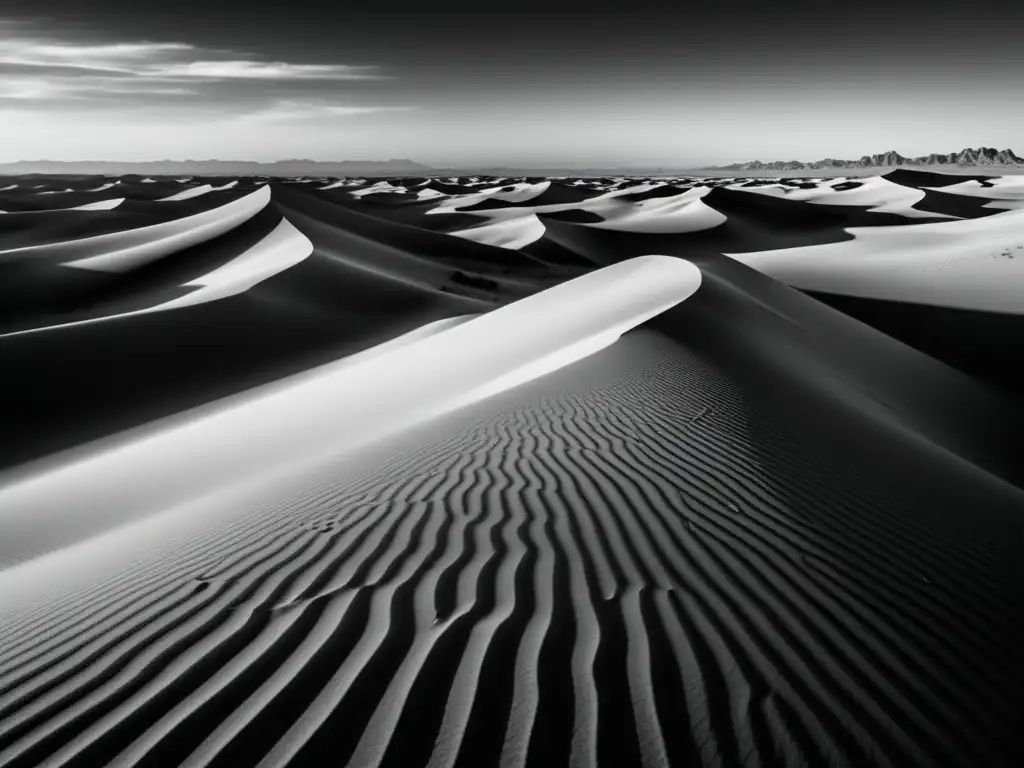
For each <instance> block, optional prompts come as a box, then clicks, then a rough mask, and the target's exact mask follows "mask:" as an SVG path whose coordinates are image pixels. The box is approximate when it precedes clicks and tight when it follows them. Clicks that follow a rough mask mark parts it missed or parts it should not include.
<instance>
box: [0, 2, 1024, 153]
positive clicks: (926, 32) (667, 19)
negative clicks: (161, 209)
mask: <svg viewBox="0 0 1024 768" xmlns="http://www.w3.org/2000/svg"><path fill="white" fill-rule="evenodd" d="M545 9H546V10H545ZM1022 20H1024V9H1021V8H1015V9H1007V8H1005V7H1003V8H1000V7H999V5H998V4H997V3H994V2H987V1H985V0H982V1H980V2H975V3H972V4H970V6H969V7H964V5H963V4H961V3H952V2H944V1H936V2H933V3H930V4H929V7H928V10H927V13H926V14H921V13H917V12H916V11H915V10H914V9H913V8H912V7H910V5H909V4H908V3H901V2H893V1H890V2H886V3H879V2H864V3H858V4H856V7H845V6H844V7H835V6H828V7H822V6H821V5H820V4H815V3H810V2H804V1H803V0H795V1H793V2H789V3H787V4H786V5H785V6H783V7H776V6H772V7H771V8H767V7H765V6H764V4H763V3H755V2H752V1H751V0H732V1H731V2H721V3H717V4H715V5H714V6H713V7H711V6H704V5H696V4H694V5H678V6H675V7H673V8H672V9H660V10H651V11H650V12H647V11H645V13H644V14H634V13H630V12H626V11H624V10H622V9H621V8H618V7H612V6H607V7H606V6H602V5H593V4H588V5H584V4H582V3H567V4H560V5H559V7H558V8H557V9H556V10H554V11H552V10H550V8H549V6H547V5H543V6H542V5H541V4H540V3H537V2H536V0H522V1H521V2H518V3H516V4H515V5H512V6H507V7H504V6H501V7H493V8H492V7H488V8H487V10H486V13H484V12H482V11H481V13H479V14H476V13H472V12H468V11H466V10H465V9H463V8H461V7H460V6H456V5H455V4H452V3H445V2H440V3H435V4H432V5H431V6H429V7H425V6H419V5H409V6H408V7H406V6H404V5H403V4H402V3H398V4H395V3H391V4H388V5H387V6H386V7H381V8H380V9H374V8H367V9H360V10H359V12H358V13H354V12H348V11H346V10H344V9H343V8H341V7H340V6H339V5H338V4H337V3H328V2H322V1H321V0H293V1H292V2H290V3H288V4H287V5H286V6H280V7H277V8H269V7H262V6H258V7H253V8H251V9H246V11H245V14H244V23H242V19H241V17H240V16H239V15H238V14H237V13H236V12H235V11H233V10H232V9H231V7H230V6H229V5H228V4H227V3H224V2H216V1H211V0H207V1H206V2H199V0H179V2H176V3H175V4H174V5H173V6H172V7H169V8H166V9H165V8H159V9H155V8H152V7H148V6H147V7H145V8H142V7H141V6H140V5H139V4H138V3H133V2H127V1H126V0H93V2H90V3H89V4H88V8H87V9H86V8H84V4H82V3H80V2H79V0H37V2H34V3H33V4H32V6H31V11H30V12H29V11H28V10H25V11H20V12H10V11H0V33H2V35H0V74H2V75H3V77H2V78H0V120H3V123H4V129H5V136H6V138H7V141H6V142H5V143H4V144H3V145H2V146H0V162H14V161H18V160H29V159H37V158H38V159H46V160H51V161H55V160H56V161H59V160H64V161H90V160H96V161H108V162H139V161H148V160H153V159H161V160H163V159H167V160H187V159H193V160H194V159H195V158H197V157H198V158H223V157H229V158H232V159H233V158H236V157H244V158H246V159H247V160H251V161H257V162H273V161H275V160H280V159H293V158H303V159H311V160H316V161H340V160H349V159H365V158H408V159H411V160H414V161H416V162H419V163H423V164H424V165H430V166H435V167H441V166H444V167H447V166H450V167H458V166H464V165H486V166H494V167H499V166H503V165H508V166H538V167H539V166H545V165H558V166H560V167H570V166H576V167H586V166H604V167H609V166H624V167H628V166H674V167H701V166H708V165H725V164H729V163H734V162H746V161H749V160H757V159H760V160H766V161H767V160H800V161H803V162H810V161H814V160H820V159H822V158H825V157H837V158H853V159H855V158H858V157H860V156H861V155H864V154H873V153H876V152H883V151H888V150H891V149H894V150H896V151H898V152H899V153H900V154H902V155H905V156H917V155H925V154H928V153H931V152H953V151H959V150H960V149H963V148H965V147H978V146H990V147H996V148H999V149H1003V148H1007V147H1009V148H1014V145H1015V143H1016V144H1018V145H1019V137H1020V133H1019V127H1018V126H1019V125H1020V124H1022V122H1024V104H1021V102H1020V101H1019V100H1014V99H1013V98H1012V94H1013V93H1014V91H1015V90H1016V88H1017V87H1018V82H1017V81H1018V75H1017V73H1019V72H1020V71H1022V70H1024V51H1022V50H1021V49H1020V47H1019V46H1018V45H1017V44H1016V41H1015V37H1014V35H1015V30H1016V29H1019V27H1020V22H1021V21H1022ZM966 28H969V29H972V30H974V32H975V33H976V34H975V35H974V36H973V37H971V38H967V37H965V36H964V35H963V33H962V31H961V30H962V29H966ZM428 29H429V32H428V31H427V30H428Z"/></svg>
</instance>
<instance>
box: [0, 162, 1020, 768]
mask: <svg viewBox="0 0 1024 768" xmlns="http://www.w3.org/2000/svg"><path fill="white" fill-rule="evenodd" d="M45 193H50V194H45ZM1022 197H1024V186H1021V183H1020V181H1019V178H1011V177H997V176H993V177H982V179H981V180H979V179H969V180H963V179H962V178H959V177H946V176H943V175H942V174H936V173H933V172H928V173H924V172H916V171H913V170H906V169H902V170H898V171H894V172H892V173H886V174H884V175H875V176H864V177H853V176H849V177H848V176H844V177H834V178H824V177H813V178H811V177H803V178H781V177H775V178H761V179H751V178H743V177H737V176H725V177H721V178H716V177H714V176H703V175H701V176H698V175H694V176H685V177H680V176H677V177H657V178H655V177H644V178H624V177H596V178H582V177H565V178H558V179H556V178H537V177H529V178H526V177H519V178H505V177H487V176H474V177H445V178H426V177H391V178H366V177H350V178H337V179H335V178H298V179H289V178H270V179H266V178H254V177H238V178H231V177H216V178H213V177H210V178H180V177H161V176H158V175H152V176H148V177H146V178H139V177H137V176H136V177H40V176H36V177H12V178H0V209H3V210H4V211H6V213H4V214H3V215H2V216H0V356H2V361H3V373H2V375H3V386H4V394H5V397H4V399H3V405H2V408H3V415H2V418H0V423H2V424H3V425H4V427H3V432H4V437H5V439H4V440H3V441H0V765H5V766H30V765H44V764H45V765H68V766H72V765H74V766H78V765H113V766H129V765H145V766H165V765H166V766H171V765H173V766H177V765H187V766H242V765H260V766H283V765H348V766H353V768H355V767H357V766H358V767H360V768H362V767H363V766H399V767H405V766H438V767H440V766H458V767H460V768H461V767H462V766H467V767H471V768H475V767H476V766H491V765H501V766H518V765H529V766H554V765H572V766H598V765H599V766H670V765H671V766H675V765H763V766H773V765H812V766H818V765H829V766H861V765H888V766H909V765H915V766H980V765H984V766H1014V765H1019V764H1022V762H1024V742H1022V741H1021V737H1020V713H1021V712H1022V711H1024V655H1022V654H1021V653H1020V650H1019V646H1020V644H1021V642H1020V641H1021V638H1022V637H1024V559H1022V558H1021V556H1020V549H1021V544H1022V542H1024V467H1022V465H1021V463H1020V460H1019V457H1020V455H1021V438H1020V435H1021V434H1022V433H1024V407H1022V402H1024V401H1022V397H1024V386H1022V385H1024V380H1021V379H1019V378H1018V377H1017V375H1016V374H1015V373H1014V372H1013V371H1014V364H1015V363H1024V352H1022V351H1021V350H1022V349H1024V344H1022V342H1024V321H1022V318H1024V250H1022V249H1024V218H1022V217H1024V210H1021V208H1020V205H1021V203H1022Z"/></svg>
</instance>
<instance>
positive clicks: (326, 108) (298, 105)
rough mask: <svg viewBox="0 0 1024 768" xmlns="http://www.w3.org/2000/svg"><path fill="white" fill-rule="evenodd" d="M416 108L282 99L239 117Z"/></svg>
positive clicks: (311, 116) (273, 118) (292, 117)
mask: <svg viewBox="0 0 1024 768" xmlns="http://www.w3.org/2000/svg"><path fill="white" fill-rule="evenodd" d="M412 109H416V107H411V106H392V105H387V106H384V105H380V106H365V105H352V104H332V103H322V102H321V103H316V102H309V101H298V100H291V99H280V100H278V101H276V102H274V103H272V104H270V105H268V106H266V107H265V108H262V109H260V110H257V111H254V112H250V113H248V114H245V115H239V116H238V118H237V119H244V120H246V121H253V120H259V121H269V122H278V121H301V120H318V121H323V120H325V119H329V118H333V117H352V116H355V115H369V114H379V113H382V112H408V111H409V110H412Z"/></svg>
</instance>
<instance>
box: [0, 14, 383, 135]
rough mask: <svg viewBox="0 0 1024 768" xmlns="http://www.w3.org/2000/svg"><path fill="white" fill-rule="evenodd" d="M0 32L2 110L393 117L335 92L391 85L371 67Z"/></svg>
mask: <svg viewBox="0 0 1024 768" xmlns="http://www.w3.org/2000/svg"><path fill="white" fill-rule="evenodd" d="M0 34H2V37H0V106H4V105H6V106H5V108H6V109H12V108H18V109H43V110H48V111H52V110H53V109H57V108H60V107H61V106H67V107H68V108H81V107H83V105H84V106H88V105H90V104H92V105H105V104H111V103H113V104H115V105H116V104H121V105H126V106H133V107H135V108H154V107H155V108H159V107H162V106H170V107H174V108H184V107H185V106H191V107H193V108H195V109H196V110H197V111H201V112H203V113H208V112H210V111H211V110H212V111H216V110H217V109H222V110H228V109H230V110H231V111H232V114H234V115H238V116H245V115H250V116H253V117H258V118H259V119H301V118H313V117H319V118H328V117H344V116H347V115H356V114H366V113H369V112H376V111H387V110H392V109H396V108H395V107H379V106H359V105H351V104H348V103H346V99H345V98H344V94H343V93H340V92H339V91H338V89H339V88H341V87H343V86H344V84H345V83H346V82H351V81H372V80H388V79H391V78H390V76H389V75H387V74H386V73H384V72H382V71H381V68H380V67H379V66H375V65H354V64H339V63H307V62H291V61H278V60H272V59H269V58H266V57H261V56H260V55H258V54H256V53H253V52H247V51H237V50H224V49H218V48H210V47H202V46H197V45H193V44H190V43H182V42H155V41H116V42H106V41H104V42H96V41H89V40H81V39H64V38H61V37H58V36H55V35H54V33H53V32H48V33H46V34H43V33H41V32H40V31H39V30H38V29H33V28H31V27H29V26H26V25H24V24H17V23H12V22H6V23H5V22H4V21H3V20H0ZM325 89H329V90H330V93H329V94H327V98H326V99H325ZM308 97H316V99H318V100H317V101H315V102H311V101H309V98H308ZM399 109H400V107H399Z"/></svg>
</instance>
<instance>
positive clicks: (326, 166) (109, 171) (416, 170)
mask: <svg viewBox="0 0 1024 768" xmlns="http://www.w3.org/2000/svg"><path fill="white" fill-rule="evenodd" d="M31 173H40V174H54V175H61V176H63V175H71V176H73V175H78V174H81V175H100V174H105V175H112V176H113V175H125V174H139V175H146V176H179V175H185V176H363V175H372V176H403V175H408V176H426V175H430V174H432V173H434V169H433V168H430V167H428V166H426V165H422V164H421V163H416V162H413V161H412V160H341V161H323V160H276V161H274V162H272V163H258V162H253V161H248V160H153V161H147V162H137V163H136V162H117V161H104V160H82V161H78V160H75V161H68V162H65V161H60V160H19V161H18V162H15V163H0V175H10V176H20V175H25V174H31Z"/></svg>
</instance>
